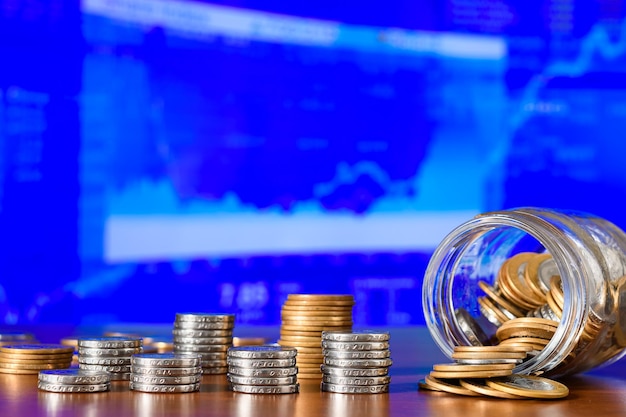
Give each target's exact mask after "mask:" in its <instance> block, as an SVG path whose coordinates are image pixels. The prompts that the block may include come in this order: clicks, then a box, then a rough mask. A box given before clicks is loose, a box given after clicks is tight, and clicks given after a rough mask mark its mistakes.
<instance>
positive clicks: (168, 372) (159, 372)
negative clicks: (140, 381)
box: [129, 365, 202, 376]
mask: <svg viewBox="0 0 626 417" xmlns="http://www.w3.org/2000/svg"><path fill="white" fill-rule="evenodd" d="M129 371H130V370H129ZM132 373H133V374H135V375H155V376H188V375H197V374H202V367H200V366H198V367H185V368H154V367H151V366H138V365H133V366H132Z"/></svg>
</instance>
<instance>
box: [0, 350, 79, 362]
mask: <svg viewBox="0 0 626 417" xmlns="http://www.w3.org/2000/svg"><path fill="white" fill-rule="evenodd" d="M71 357H72V355H71V354H69V353H50V354H27V353H3V352H0V360H2V361H6V362H8V361H12V360H23V361H28V360H59V359H63V360H67V359H70V358H71Z"/></svg>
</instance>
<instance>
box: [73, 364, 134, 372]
mask: <svg viewBox="0 0 626 417" xmlns="http://www.w3.org/2000/svg"><path fill="white" fill-rule="evenodd" d="M78 368H79V369H81V370H86V371H104V372H109V373H126V372H130V371H131V366H130V365H90V364H87V363H79V364H78Z"/></svg>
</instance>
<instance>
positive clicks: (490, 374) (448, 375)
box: [430, 369, 513, 379]
mask: <svg viewBox="0 0 626 417" xmlns="http://www.w3.org/2000/svg"><path fill="white" fill-rule="evenodd" d="M512 373H513V371H511V370H510V369H506V370H500V371H456V372H454V371H430V375H431V376H433V377H435V378H439V379H462V378H495V377H503V376H508V375H511V374H512Z"/></svg>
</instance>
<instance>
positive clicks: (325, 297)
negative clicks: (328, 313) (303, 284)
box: [287, 294, 354, 301]
mask: <svg viewBox="0 0 626 417" xmlns="http://www.w3.org/2000/svg"><path fill="white" fill-rule="evenodd" d="M287 300H295V301H312V300H316V301H354V296H353V295H351V294H288V295H287Z"/></svg>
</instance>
